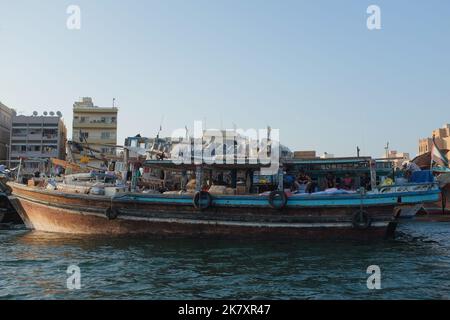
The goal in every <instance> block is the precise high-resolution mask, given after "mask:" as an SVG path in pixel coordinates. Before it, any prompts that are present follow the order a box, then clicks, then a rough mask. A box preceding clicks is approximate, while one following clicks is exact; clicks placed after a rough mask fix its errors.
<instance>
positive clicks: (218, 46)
mask: <svg viewBox="0 0 450 320" xmlns="http://www.w3.org/2000/svg"><path fill="white" fill-rule="evenodd" d="M72 4H75V5H79V6H80V8H81V30H68V29H67V27H66V20H67V18H68V16H69V15H68V14H67V13H66V10H67V7H68V6H69V5H72ZM371 4H376V5H378V6H379V7H380V8H381V25H382V29H381V30H375V31H369V30H368V29H367V27H366V19H367V17H368V14H367V13H366V9H367V7H368V6H369V5H371ZM0 15H1V19H0V101H2V102H3V103H4V104H6V105H8V106H10V107H12V108H15V109H16V110H17V111H19V112H22V113H25V114H31V113H32V112H33V111H34V110H37V111H39V112H43V111H46V110H47V111H51V110H53V111H57V110H60V111H62V112H63V114H64V119H65V122H66V124H67V127H68V128H69V134H70V135H71V130H70V127H71V123H72V115H71V113H72V104H73V102H74V100H77V99H79V98H80V97H82V96H92V97H93V99H94V102H95V103H96V104H97V105H99V106H110V105H111V104H112V99H113V98H114V97H115V98H116V99H117V105H118V106H119V107H120V111H119V143H123V139H124V138H125V137H126V136H130V135H135V134H137V133H141V134H142V135H146V136H154V135H155V134H156V132H157V130H158V127H159V125H160V122H161V120H162V119H163V120H162V126H163V129H164V130H163V134H166V135H170V133H171V132H172V130H173V129H176V128H183V127H184V126H185V125H187V126H188V127H190V128H192V126H193V123H194V121H195V120H205V119H206V125H207V127H215V128H220V127H222V128H233V124H236V126H237V127H239V128H244V129H248V128H265V127H266V126H267V125H271V127H272V128H279V129H280V136H281V140H282V142H283V143H284V144H286V145H288V146H289V147H290V148H291V149H292V150H309V149H315V150H317V151H318V152H320V153H322V152H325V151H326V152H328V153H334V154H336V155H342V156H345V155H354V154H355V149H356V145H359V146H360V147H361V149H362V153H363V154H370V155H373V156H381V155H382V154H383V147H384V145H385V144H386V142H387V141H389V142H390V145H391V147H392V148H393V149H398V150H399V151H406V152H411V153H413V154H415V153H416V152H417V149H418V139H419V138H421V137H425V136H429V135H430V134H431V131H432V130H433V129H435V128H437V127H440V126H442V125H443V124H444V123H445V122H450V111H449V110H450V88H449V86H450V60H449V59H450V41H449V39H450V1H448V0H430V1H418V0H413V1H411V0H396V1H378V0H371V1H365V0H342V1H336V0H329V1H317V0H314V1H313V0H310V1H300V0H295V1H291V0H282V1H261V0H239V1H238V0H177V1H175V0H159V1H150V0H145V1H144V0H142V1H139V0H131V1H130V0H129V1H124V0H123V1H122V0H121V1H119V0H71V1H64V0H40V1H35V0H29V1H24V0H0Z"/></svg>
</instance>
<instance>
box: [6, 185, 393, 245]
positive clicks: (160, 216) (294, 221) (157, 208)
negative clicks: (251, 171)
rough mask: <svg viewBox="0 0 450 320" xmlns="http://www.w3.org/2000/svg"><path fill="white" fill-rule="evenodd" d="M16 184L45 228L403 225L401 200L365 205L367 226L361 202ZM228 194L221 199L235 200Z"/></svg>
mask: <svg viewBox="0 0 450 320" xmlns="http://www.w3.org/2000/svg"><path fill="white" fill-rule="evenodd" d="M11 186H12V188H13V195H12V196H11V197H10V201H11V204H12V205H13V206H14V207H15V209H16V210H17V212H18V213H19V214H20V216H21V217H22V219H23V220H24V222H25V224H26V225H27V226H28V227H29V228H32V229H35V230H39V231H45V232H57V233H69V234H86V235H111V236H130V235H150V236H156V237H195V238H202V237H207V238H264V239H266V238H267V239H292V238H297V239H358V240H359V239H383V238H389V237H393V235H394V231H395V228H396V225H397V222H396V221H395V220H394V219H393V209H394V207H395V206H396V205H397V204H387V205H373V206H368V207H365V208H364V210H365V211H366V212H367V213H368V214H369V215H370V216H371V220H372V223H371V224H370V226H369V227H367V228H356V227H354V226H353V223H352V217H353V215H354V213H355V212H356V211H357V210H359V207H358V206H329V207H314V206H311V207H291V208H289V207H286V208H284V209H283V210H281V211H279V210H275V209H272V208H268V207H267V206H266V207H252V206H245V205H240V206H239V205H237V206H234V205H228V206H225V205H223V206H222V207H221V206H212V207H211V208H209V209H207V210H197V209H195V208H194V207H193V205H192V204H191V205H186V204H180V203H177V202H176V201H172V200H173V199H172V200H171V199H170V198H164V199H168V201H166V202H164V203H161V201H160V199H159V200H158V202H157V203H152V202H151V201H149V199H150V200H152V201H153V200H154V197H151V196H150V197H148V196H147V197H142V196H141V198H142V199H141V200H139V199H138V200H136V199H127V198H124V199H120V198H119V199H115V200H112V199H111V198H108V197H103V196H91V195H74V194H64V193H59V192H52V191H45V190H38V189H35V188H30V187H27V186H23V185H17V184H12V185H11ZM138 198H139V197H138ZM219 198H220V197H216V199H219ZM224 199H225V198H224ZM224 199H222V200H221V201H223V202H230V201H231V200H227V199H228V198H227V199H225V200H224ZM169 200H170V201H169ZM257 200H258V199H257ZM217 203H219V202H217ZM112 208H114V210H113V211H112V210H111V209H112ZM112 212H114V214H112Z"/></svg>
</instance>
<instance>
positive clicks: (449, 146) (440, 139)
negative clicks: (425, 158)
mask: <svg viewBox="0 0 450 320" xmlns="http://www.w3.org/2000/svg"><path fill="white" fill-rule="evenodd" d="M433 136H434V139H435V141H436V145H437V147H438V148H439V149H441V150H450V124H448V123H447V124H445V125H444V126H442V128H438V129H436V130H434V131H433V133H432V135H431V137H429V138H424V139H420V140H419V155H421V154H424V153H427V152H430V151H431V146H432V145H433ZM448 156H450V152H448V153H447V157H448Z"/></svg>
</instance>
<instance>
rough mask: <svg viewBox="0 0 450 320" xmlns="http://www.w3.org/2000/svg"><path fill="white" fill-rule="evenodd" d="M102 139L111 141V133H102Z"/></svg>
mask: <svg viewBox="0 0 450 320" xmlns="http://www.w3.org/2000/svg"><path fill="white" fill-rule="evenodd" d="M101 138H102V139H110V138H111V132H102V135H101Z"/></svg>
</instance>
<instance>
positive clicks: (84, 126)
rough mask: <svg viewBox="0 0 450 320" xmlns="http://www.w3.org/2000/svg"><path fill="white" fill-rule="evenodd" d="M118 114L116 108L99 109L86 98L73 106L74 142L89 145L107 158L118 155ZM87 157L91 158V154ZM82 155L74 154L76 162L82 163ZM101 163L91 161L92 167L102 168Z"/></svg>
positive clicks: (90, 99)
mask: <svg viewBox="0 0 450 320" xmlns="http://www.w3.org/2000/svg"><path fill="white" fill-rule="evenodd" d="M117 113H118V108H116V107H98V106H95V105H94V103H93V102H92V98H90V97H84V98H82V99H81V101H77V102H75V103H74V104H73V125H72V129H73V131H72V140H73V141H74V142H82V143H86V142H87V144H88V146H89V147H90V148H93V149H96V150H98V151H99V152H100V153H101V154H102V155H104V156H105V157H108V156H115V155H116V147H115V146H116V145H117ZM86 156H88V157H89V154H87V155H86ZM82 157H83V155H82V154H74V159H75V161H76V162H80V159H81V158H82ZM100 164H101V161H95V160H91V161H90V162H89V165H90V166H95V167H100Z"/></svg>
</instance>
